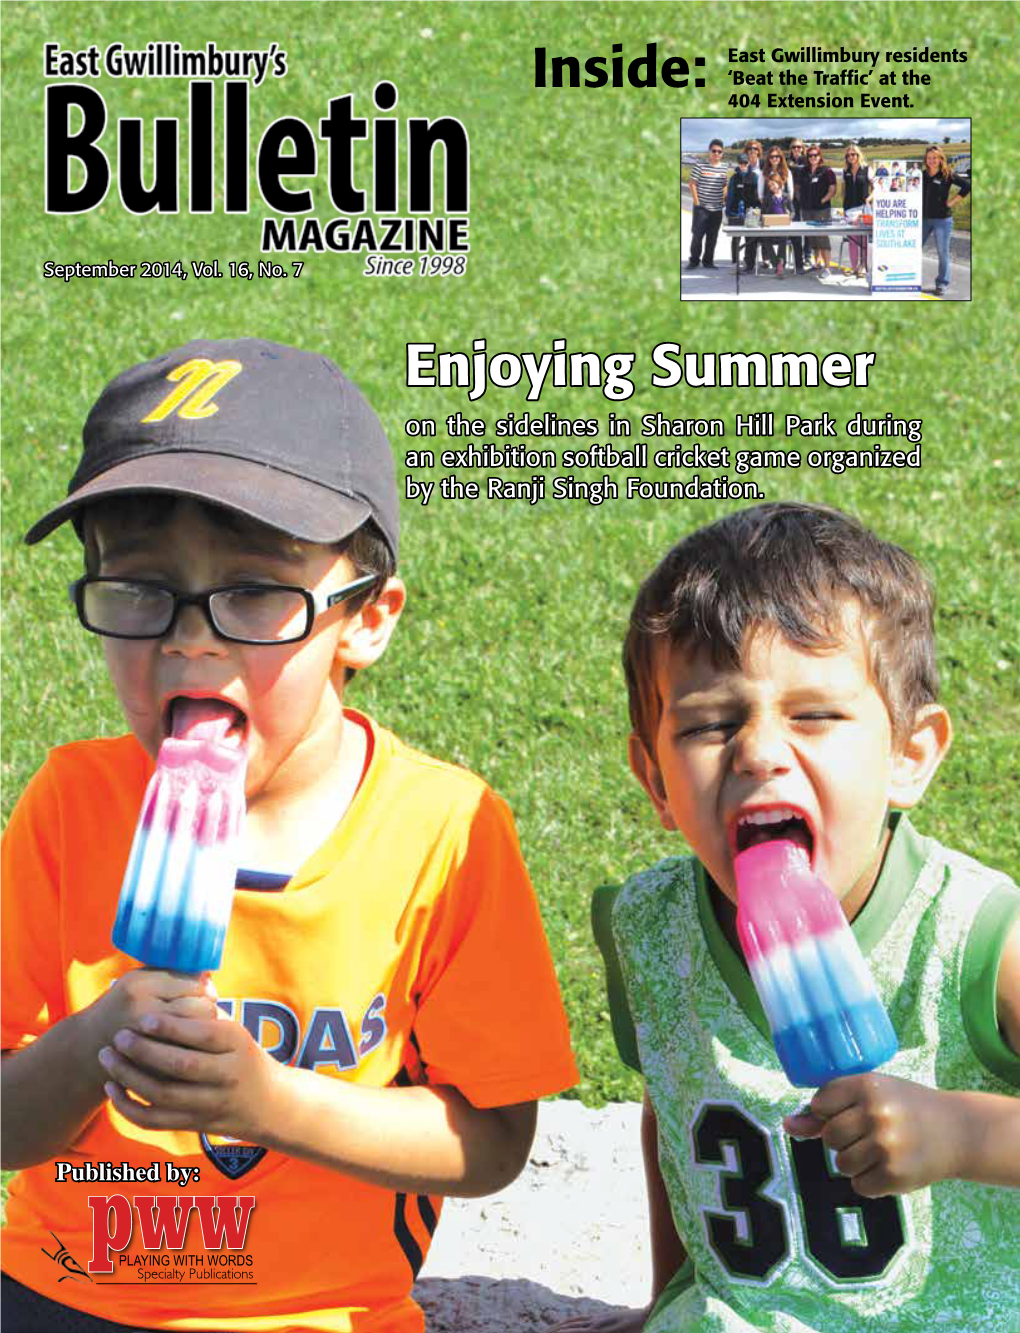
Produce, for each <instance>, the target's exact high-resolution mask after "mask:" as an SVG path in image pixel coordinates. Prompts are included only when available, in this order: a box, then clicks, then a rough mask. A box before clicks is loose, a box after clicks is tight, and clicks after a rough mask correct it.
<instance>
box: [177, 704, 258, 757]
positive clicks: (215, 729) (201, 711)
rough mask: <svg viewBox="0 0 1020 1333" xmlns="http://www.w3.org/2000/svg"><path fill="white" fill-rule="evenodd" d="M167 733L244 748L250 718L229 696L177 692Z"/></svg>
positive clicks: (178, 737)
mask: <svg viewBox="0 0 1020 1333" xmlns="http://www.w3.org/2000/svg"><path fill="white" fill-rule="evenodd" d="M165 732H166V734H167V735H168V736H173V737H174V738H175V739H177V740H189V741H198V740H203V741H217V742H219V743H220V744H222V745H230V746H233V747H235V748H237V749H240V748H242V747H243V746H244V745H245V743H246V740H247V732H248V719H247V717H245V715H244V713H242V712H241V710H240V708H238V707H237V706H236V705H235V704H232V703H231V702H230V701H229V700H228V699H220V698H217V697H215V696H212V695H204V696H202V697H193V696H188V695H177V696H175V697H174V698H173V699H171V700H170V702H169V704H168V706H167V712H166V726H165Z"/></svg>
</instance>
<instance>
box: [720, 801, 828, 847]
mask: <svg viewBox="0 0 1020 1333" xmlns="http://www.w3.org/2000/svg"><path fill="white" fill-rule="evenodd" d="M780 838H781V839H784V840H786V841H787V842H793V843H796V844H797V846H798V847H802V848H803V849H804V851H806V852H807V854H808V858H809V859H812V858H813V854H814V846H815V840H814V836H813V835H812V832H811V826H810V824H809V823H808V821H807V819H806V818H805V816H804V815H803V814H801V813H800V811H798V810H795V809H793V807H792V806H774V807H773V808H772V809H769V810H748V811H747V812H746V813H744V814H742V815H739V816H738V818H737V822H736V827H735V828H734V834H733V848H734V853H735V854H736V853H739V852H746V851H747V849H748V847H755V846H757V844H758V843H760V842H774V841H776V840H777V839H780Z"/></svg>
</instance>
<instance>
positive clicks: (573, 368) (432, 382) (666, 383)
mask: <svg viewBox="0 0 1020 1333" xmlns="http://www.w3.org/2000/svg"><path fill="white" fill-rule="evenodd" d="M636 360H637V356H636V353H634V352H610V353H609V355H608V356H600V355H599V353H597V352H572V351H568V350H567V340H566V339H565V338H554V339H553V340H552V349H551V351H545V352H541V353H539V354H538V355H536V354H535V353H534V352H490V351H489V349H488V346H487V343H486V340H485V339H484V338H475V339H474V340H473V341H472V343H471V351H470V352H442V351H437V348H436V344H435V343H418V342H415V343H408V344H407V387H408V388H409V389H416V388H444V389H445V388H459V389H464V388H466V389H467V390H468V398H469V399H470V400H471V401H475V400H477V399H479V398H481V397H482V396H483V394H484V393H485V392H486V391H487V390H488V389H489V388H493V389H511V388H515V387H516V386H517V385H518V384H521V383H523V382H525V381H526V382H527V385H528V393H527V400H528V402H529V403H533V402H537V401H538V399H539V398H540V396H541V394H542V390H543V388H545V387H547V386H552V387H553V388H556V389H563V388H595V389H600V390H601V392H602V396H603V397H604V398H608V399H611V400H613V401H615V402H622V401H623V400H624V399H627V398H630V397H631V395H632V394H633V393H634V383H633V381H632V380H631V378H630V373H631V371H632V370H633V369H634V363H635V361H636ZM875 360H876V354H875V353H874V352H855V353H853V354H849V353H846V352H830V353H829V354H828V355H827V356H823V357H819V356H817V355H816V354H815V353H814V352H773V353H771V354H770V355H766V354H765V353H764V352H697V351H695V352H684V351H682V349H681V345H680V343H674V342H662V343H658V344H657V345H656V346H655V347H653V348H652V364H653V366H654V367H655V369H656V371H657V372H661V373H657V374H654V375H652V376H651V379H650V381H649V383H650V384H651V386H652V388H656V389H671V388H674V387H675V386H676V385H678V384H684V383H685V384H687V385H688V386H690V387H691V388H704V387H708V388H717V387H718V388H726V387H736V388H747V387H756V388H760V387H785V386H788V387H790V388H800V387H813V386H815V385H818V384H825V385H828V386H829V387H831V388H836V389H846V388H865V387H866V386H867V383H868V373H869V371H870V369H871V367H872V366H873V365H874V363H875Z"/></svg>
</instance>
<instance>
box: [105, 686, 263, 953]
mask: <svg viewBox="0 0 1020 1333" xmlns="http://www.w3.org/2000/svg"><path fill="white" fill-rule="evenodd" d="M235 720H236V711H235V710H234V709H232V708H231V707H230V706H229V705H227V704H224V703H223V702H222V701H220V700H215V699H178V700H176V701H175V702H174V707H173V735H172V736H169V737H168V738H167V739H166V740H165V741H164V742H163V744H162V745H161V746H160V747H159V757H158V760H157V764H156V771H155V773H153V775H152V778H151V779H150V781H149V785H148V787H147V788H146V791H145V797H144V799H143V801H142V810H141V814H140V815H139V817H138V824H137V827H136V829H135V837H134V842H133V843H132V846H131V855H130V856H129V858H128V865H127V870H126V871H125V873H124V882H123V885H122V886H121V891H120V901H119V903H118V905H117V918H116V920H115V921H114V924H113V943H114V945H115V946H116V947H117V948H118V949H121V950H123V952H124V953H128V954H130V955H131V956H132V957H133V958H137V959H138V960H139V961H140V962H142V963H146V964H147V965H148V966H150V967H163V968H173V969H175V970H177V971H180V972H204V971H212V970H214V969H215V968H217V967H219V965H220V958H221V956H222V953H223V941H224V938H225V936H226V933H227V925H228V923H229V920H230V909H231V906H232V905H233V897H234V879H235V877H236V874H237V859H238V841H239V835H240V831H241V825H242V822H243V820H244V777H245V769H246V766H247V752H246V750H245V748H244V746H243V744H239V743H232V742H231V741H228V739H227V737H228V734H229V733H230V732H231V728H232V727H233V725H234V722H235ZM238 740H239V738H238V737H236V736H235V737H233V742H237V741H238Z"/></svg>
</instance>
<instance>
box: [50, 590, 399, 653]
mask: <svg viewBox="0 0 1020 1333" xmlns="http://www.w3.org/2000/svg"><path fill="white" fill-rule="evenodd" d="M378 577H379V576H378V575H377V574H364V575H362V576H361V577H360V578H357V579H354V580H353V581H352V582H351V583H345V584H344V586H343V587H342V588H338V589H337V590H336V592H332V593H327V594H326V595H322V594H320V593H314V592H311V591H310V590H309V589H308V588H300V587H297V586H292V585H289V584H280V583H230V584H226V585H224V586H223V587H220V588H207V589H206V590H205V592H196V593H183V592H178V591H177V589H176V588H170V587H167V585H166V584H164V583H157V582H154V581H152V580H150V579H117V578H104V577H93V576H92V575H89V574H86V575H85V577H84V578H80V579H78V580H77V581H76V582H75V583H72V584H71V586H70V588H69V589H68V591H69V592H70V595H71V599H72V601H73V602H74V604H75V607H76V609H77V612H78V619H79V620H80V621H81V623H82V624H83V625H84V626H85V628H86V629H87V630H90V631H91V632H92V633H93V634H102V635H104V636H105V637H106V638H109V639H161V638H162V637H163V636H164V634H169V632H170V630H171V629H172V628H173V626H174V623H175V622H176V620H177V617H178V615H179V614H180V610H181V607H182V606H200V607H201V608H202V610H203V611H204V613H205V617H206V619H207V620H208V622H209V624H210V626H211V627H212V629H213V631H214V632H215V633H216V634H218V635H219V637H220V638H221V639H228V640H229V641H230V642H231V643H252V644H270V643H298V642H300V640H301V639H306V638H307V637H308V635H309V634H311V632H312V626H313V625H314V623H315V620H316V617H317V616H320V615H322V614H323V612H325V611H328V610H330V608H331V607H334V606H337V605H338V604H339V603H340V602H343V601H346V600H347V598H349V597H353V596H354V595H355V593H358V592H361V591H362V590H363V589H365V588H367V587H369V585H370V584H372V583H374V582H375V581H376V580H377V579H378Z"/></svg>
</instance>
